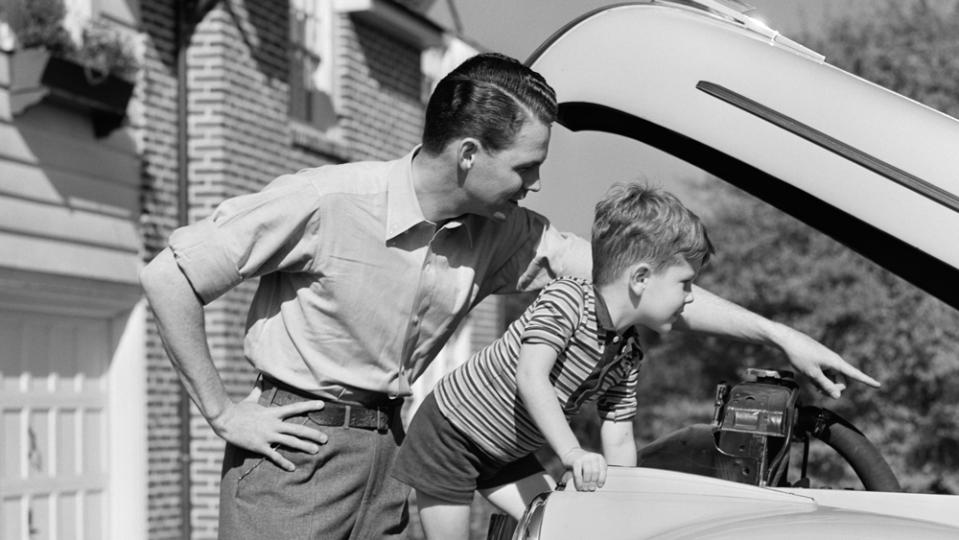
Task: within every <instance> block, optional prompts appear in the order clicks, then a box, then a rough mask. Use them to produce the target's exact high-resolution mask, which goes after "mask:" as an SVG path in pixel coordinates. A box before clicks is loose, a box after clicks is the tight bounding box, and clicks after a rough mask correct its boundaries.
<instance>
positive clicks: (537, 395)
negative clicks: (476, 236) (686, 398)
mask: <svg viewBox="0 0 959 540" xmlns="http://www.w3.org/2000/svg"><path fill="white" fill-rule="evenodd" d="M592 249H593V283H590V282H588V281H585V280H582V279H577V278H560V279H557V280H555V281H553V282H552V283H551V284H550V285H548V286H547V287H546V288H545V289H544V290H543V291H542V293H541V294H540V295H539V297H537V299H536V300H535V301H534V302H533V304H532V305H530V307H529V308H528V309H527V310H526V312H525V313H524V314H523V315H522V316H521V317H520V318H519V319H518V320H517V321H516V322H514V323H513V324H512V325H510V327H509V328H508V329H507V331H506V333H505V335H504V336H503V337H501V338H500V339H499V340H497V341H496V342H494V343H493V344H491V345H490V346H488V347H486V348H485V349H483V350H482V351H480V352H479V353H477V354H476V355H474V356H473V357H472V358H471V359H470V360H469V361H468V362H467V363H466V364H464V365H463V366H461V367H459V368H457V369H456V370H454V371H453V372H451V373H450V374H448V375H447V376H446V377H444V378H443V379H442V380H441V381H440V382H439V383H438V384H437V386H436V388H435V389H434V391H433V392H432V393H431V394H430V395H429V396H428V397H427V398H426V400H424V402H423V404H422V405H421V406H420V408H419V410H418V411H417V413H416V415H415V417H414V418H413V421H412V422H411V424H410V427H409V433H408V435H407V438H406V440H405V441H404V443H403V445H402V447H401V448H400V451H399V454H398V455H397V459H396V463H395V465H394V471H393V476H395V477H396V478H398V479H399V480H401V481H403V482H405V483H406V484H409V485H410V486H412V487H413V488H414V489H416V494H417V504H418V506H419V509H420V518H421V521H422V524H423V529H424V531H425V532H426V536H427V538H430V539H451V538H463V539H465V538H468V536H469V511H470V502H471V501H472V498H473V492H474V491H477V490H478V491H479V492H480V493H481V494H482V495H483V496H484V497H486V498H487V499H488V500H489V501H490V502H491V503H493V504H494V505H496V506H498V507H499V508H501V509H502V510H503V511H505V512H507V513H509V514H510V515H512V516H513V517H514V518H516V519H519V518H520V517H521V515H522V513H523V510H524V509H525V507H526V505H527V504H528V503H529V501H530V500H531V498H532V497H533V496H535V495H536V494H538V493H541V492H543V491H547V490H549V489H551V488H552V487H553V482H552V480H551V479H550V477H549V476H548V475H547V474H546V473H545V472H544V471H543V469H542V466H541V465H540V464H539V462H538V461H536V459H535V458H534V457H533V455H532V453H533V452H534V451H536V450H538V449H539V448H540V447H542V446H543V444H549V446H550V447H551V448H552V449H553V451H554V452H555V453H556V455H557V456H559V458H560V460H561V461H562V464H563V466H564V467H566V469H567V470H568V471H570V472H571V473H572V478H573V483H574V485H575V487H576V489H578V490H583V491H593V490H595V489H596V488H598V487H602V485H603V483H604V482H605V479H606V467H607V464H610V465H623V466H635V464H636V443H635V441H634V439H633V424H632V418H633V417H634V416H635V414H636V386H637V382H638V379H639V364H640V361H641V360H642V357H643V353H642V351H641V350H640V348H639V344H638V342H637V328H639V327H642V328H645V329H649V330H652V331H655V332H658V333H665V332H668V331H669V330H670V329H671V327H672V325H673V323H674V322H675V321H676V319H677V318H678V317H679V315H680V313H682V310H683V307H684V306H685V305H686V304H688V303H690V302H692V301H693V296H692V282H693V278H694V277H695V276H696V274H697V273H698V271H699V269H700V268H701V267H702V266H703V265H704V264H705V263H706V262H707V260H708V259H709V256H710V255H711V254H712V253H713V247H712V245H711V243H710V241H709V238H708V237H707V235H706V230H705V228H704V227H703V224H702V222H700V220H699V218H698V217H697V216H696V215H695V214H693V213H692V212H691V211H689V210H688V209H687V208H685V207H684V206H683V205H682V203H681V202H680V201H679V200H678V199H677V198H676V197H674V196H673V195H670V194H668V193H665V192H663V191H659V190H655V189H649V188H645V187H643V186H640V185H637V184H625V185H618V186H615V187H613V188H612V189H611V190H610V191H609V192H608V193H607V194H606V196H605V197H604V199H603V200H602V201H600V202H599V204H597V205H596V216H595V220H594V222H593V233H592ZM594 401H595V402H596V403H597V409H598V411H599V414H600V416H601V417H602V419H603V423H602V428H601V432H600V433H601V439H602V447H603V454H602V455H600V454H597V453H593V452H589V451H586V450H584V449H583V448H581V447H580V445H579V443H578V442H577V440H576V437H575V435H574V434H573V432H572V430H571V429H570V427H569V424H568V421H567V419H568V418H569V417H570V416H573V415H575V414H576V413H577V412H578V411H579V410H580V408H581V407H582V406H583V405H584V404H586V403H590V402H594Z"/></svg>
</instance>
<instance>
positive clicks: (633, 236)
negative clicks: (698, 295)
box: [592, 183, 715, 285]
mask: <svg viewBox="0 0 959 540" xmlns="http://www.w3.org/2000/svg"><path fill="white" fill-rule="evenodd" d="M592 236H593V238H592V248H593V282H594V283H596V284H597V285H606V284H608V283H610V282H612V281H614V280H615V279H616V278H617V277H619V275H620V274H622V272H623V271H624V270H626V268H627V267H629V266H630V265H632V264H636V263H638V262H646V263H648V264H650V265H651V266H652V267H653V270H660V269H662V268H664V267H666V266H668V265H670V264H672V263H674V262H677V258H678V257H682V258H683V259H686V260H687V261H689V262H690V263H694V264H698V265H705V264H706V262H708V261H709V257H710V255H712V254H713V253H715V250H714V248H713V244H712V242H710V241H709V236H707V234H706V227H705V226H704V225H703V223H702V221H700V219H699V217H698V216H697V215H696V214H694V213H693V212H692V211H691V210H689V209H688V208H686V207H685V206H684V205H683V203H682V202H680V200H679V199H677V198H676V196H675V195H673V194H671V193H668V192H666V191H663V190H661V189H657V188H650V187H648V186H644V185H641V184H637V183H623V184H616V185H614V186H613V187H611V188H610V189H609V191H607V192H606V195H605V196H604V197H603V199H602V200H601V201H599V202H598V203H597V204H596V214H595V218H594V220H593V235H592Z"/></svg>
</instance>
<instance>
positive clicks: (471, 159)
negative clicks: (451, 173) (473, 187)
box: [456, 137, 481, 171]
mask: <svg viewBox="0 0 959 540" xmlns="http://www.w3.org/2000/svg"><path fill="white" fill-rule="evenodd" d="M480 148H481V146H480V142H479V141H478V140H476V139H474V138H473V137H466V138H464V139H460V143H459V146H458V148H457V155H456V165H457V166H458V167H459V168H460V169H461V170H463V171H468V170H470V168H472V167H473V163H475V162H476V155H477V154H479V151H480Z"/></svg>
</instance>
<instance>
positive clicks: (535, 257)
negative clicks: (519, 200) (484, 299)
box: [493, 208, 593, 294]
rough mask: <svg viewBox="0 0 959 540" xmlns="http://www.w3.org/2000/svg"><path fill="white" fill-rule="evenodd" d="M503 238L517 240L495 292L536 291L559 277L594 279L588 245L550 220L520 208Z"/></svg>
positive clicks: (507, 223)
mask: <svg viewBox="0 0 959 540" xmlns="http://www.w3.org/2000/svg"><path fill="white" fill-rule="evenodd" d="M503 229H504V230H503V232H502V235H503V237H505V238H512V239H516V243H515V244H513V245H512V250H511V251H510V252H509V253H507V254H506V260H505V261H504V262H503V264H502V266H501V267H500V268H499V270H498V271H497V276H496V282H497V283H499V284H501V285H500V287H499V288H498V289H496V290H494V291H493V292H494V293H496V294H509V293H515V292H526V291H535V290H539V289H542V288H543V287H545V286H546V285H547V284H548V283H549V282H550V281H552V280H553V279H555V278H557V277H560V276H572V277H578V278H583V279H592V270H593V257H592V251H591V248H590V245H589V242H588V241H586V240H585V239H583V238H580V237H579V236H576V235H575V234H572V233H567V232H561V231H559V230H557V229H556V228H555V227H554V226H553V225H552V224H551V223H550V222H549V220H548V219H546V218H545V217H544V216H542V215H540V214H538V213H536V212H533V211H531V210H528V209H525V208H521V209H519V210H518V211H516V212H513V214H512V215H511V216H510V218H509V220H508V221H507V222H506V223H505V224H504V228H503Z"/></svg>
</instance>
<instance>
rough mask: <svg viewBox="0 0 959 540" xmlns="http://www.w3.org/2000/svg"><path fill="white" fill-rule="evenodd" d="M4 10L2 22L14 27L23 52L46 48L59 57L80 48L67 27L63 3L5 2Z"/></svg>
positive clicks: (0, 15) (37, 0) (40, 0)
mask: <svg viewBox="0 0 959 540" xmlns="http://www.w3.org/2000/svg"><path fill="white" fill-rule="evenodd" d="M0 9H2V11H0V18H2V19H3V20H5V21H6V22H7V24H8V25H10V29H11V30H13V33H14V34H15V35H16V36H17V41H18V42H19V44H20V47H21V48H24V49H29V48H32V47H43V48H44V49H47V50H48V51H50V52H51V53H53V54H59V55H67V54H70V53H71V52H72V51H73V50H74V49H75V48H76V45H75V44H74V43H73V40H72V39H70V33H69V32H67V30H66V29H65V28H64V27H63V18H64V16H65V15H66V8H65V7H64V5H63V1H62V0H5V2H4V3H3V6H2V8H0Z"/></svg>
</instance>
